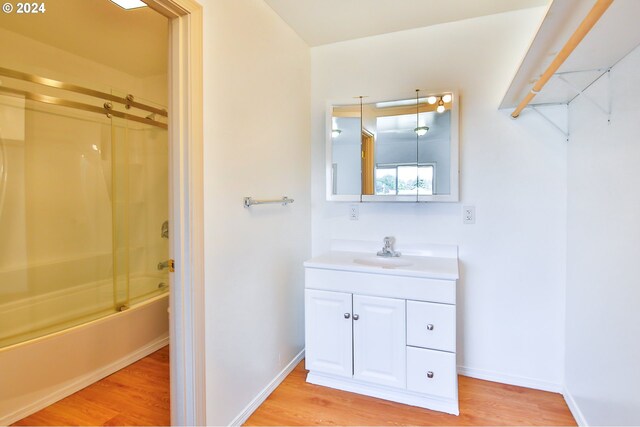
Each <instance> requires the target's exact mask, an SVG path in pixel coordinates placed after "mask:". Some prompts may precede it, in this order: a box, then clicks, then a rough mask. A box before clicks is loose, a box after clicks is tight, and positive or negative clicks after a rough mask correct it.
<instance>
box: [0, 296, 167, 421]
mask: <svg viewBox="0 0 640 427" xmlns="http://www.w3.org/2000/svg"><path fill="white" fill-rule="evenodd" d="M54 300H55V299H53V300H52V302H51V303H55V301H54ZM39 303H43V304H46V299H43V300H42V301H39ZM168 303H169V296H168V294H166V293H165V294H163V295H160V296H156V297H154V298H151V299H149V300H147V301H145V302H141V303H138V304H136V305H133V306H132V307H131V308H130V309H128V310H126V311H123V312H119V313H115V314H111V315H109V316H106V317H104V318H101V319H98V320H94V321H91V322H89V323H85V324H82V325H79V326H75V327H72V328H69V329H66V330H63V331H60V332H55V333H52V334H49V335H46V336H43V337H40V338H36V339H32V340H30V341H27V342H23V343H20V344H16V345H12V346H9V347H5V348H3V349H0V425H9V424H11V423H13V422H15V421H17V420H19V419H21V418H23V417H25V416H27V415H29V414H32V413H34V412H36V411H38V410H40V409H42V408H44V407H46V406H48V405H50V404H52V403H53V402H56V401H58V400H60V399H62V398H64V397H66V396H68V395H70V394H72V393H74V392H76V391H78V390H80V389H82V388H84V387H86V386H87V385H89V384H92V383H94V382H95V381H97V380H99V379H101V378H104V377H106V376H107V375H110V374H111V373H113V372H115V371H117V370H119V369H122V368H123V367H125V366H127V365H129V364H131V363H133V362H135V361H136V360H138V359H141V358H142V357H144V356H146V355H148V354H150V353H152V352H154V351H156V350H158V349H159V348H162V347H163V346H165V345H167V344H168V343H169V318H168V313H167V308H168ZM17 305H19V304H17ZM17 312H19V309H18V311H16V313H17ZM5 320H6V319H5ZM18 323H19V322H13V323H12V324H15V325H16V326H19V324H18Z"/></svg>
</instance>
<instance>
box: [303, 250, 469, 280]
mask: <svg viewBox="0 0 640 427" xmlns="http://www.w3.org/2000/svg"><path fill="white" fill-rule="evenodd" d="M304 266H305V267H307V268H320V269H326V270H341V271H356V272H361V273H374V274H386V275H393V276H410V277H423V278H429V279H442V280H457V279H458V278H459V275H458V258H453V257H449V258H445V257H434V256H416V255H401V256H400V257H397V258H385V257H378V256H376V254H375V253H370V252H348V251H331V252H327V253H325V254H322V255H320V256H317V257H315V258H312V259H310V260H308V261H305V263H304Z"/></svg>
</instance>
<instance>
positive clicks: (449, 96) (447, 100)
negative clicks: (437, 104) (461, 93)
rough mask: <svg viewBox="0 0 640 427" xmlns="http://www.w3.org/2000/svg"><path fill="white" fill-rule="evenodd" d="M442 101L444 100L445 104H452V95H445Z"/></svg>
mask: <svg viewBox="0 0 640 427" xmlns="http://www.w3.org/2000/svg"><path fill="white" fill-rule="evenodd" d="M442 100H443V101H444V102H451V94H450V93H448V94H446V95H444V96H443V97H442Z"/></svg>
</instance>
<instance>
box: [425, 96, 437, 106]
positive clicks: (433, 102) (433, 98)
mask: <svg viewBox="0 0 640 427" xmlns="http://www.w3.org/2000/svg"><path fill="white" fill-rule="evenodd" d="M437 100H438V98H436V97H435V96H430V97H428V98H427V102H428V103H429V104H431V105H433V104H435V103H436V101H437Z"/></svg>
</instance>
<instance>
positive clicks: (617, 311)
mask: <svg viewBox="0 0 640 427" xmlns="http://www.w3.org/2000/svg"><path fill="white" fill-rule="evenodd" d="M607 85H608V82H607V78H606V76H605V77H604V78H602V79H601V80H600V81H598V83H597V84H595V85H593V86H592V87H591V88H590V89H589V92H587V93H588V94H589V95H590V96H591V97H595V99H599V100H600V101H601V102H603V106H605V105H606V100H607V99H608V98H607V96H608V91H607ZM611 96H612V98H611V101H612V107H613V108H612V115H611V124H610V125H608V124H607V117H606V116H605V115H604V114H603V113H602V112H600V110H598V109H597V108H596V107H594V106H593V105H591V104H590V103H589V102H588V101H587V100H586V99H584V98H578V99H576V101H574V102H572V103H571V108H570V123H571V128H570V131H571V142H570V144H569V150H568V206H567V209H568V212H567V215H568V221H567V227H568V243H567V249H568V260H567V261H568V265H567V329H566V335H567V350H566V351H567V357H566V365H565V370H566V387H567V391H568V394H569V395H570V396H571V398H572V399H573V401H574V402H575V405H576V406H575V407H574V408H573V409H574V410H575V409H577V413H576V412H574V413H576V415H578V421H580V422H582V423H586V424H588V425H639V424H640V369H638V361H640V340H639V339H638V337H640V310H639V309H638V304H639V303H640V287H639V286H638V254H639V246H638V245H639V242H640V223H638V218H639V217H640V191H639V187H640V173H639V172H638V171H639V170H640V169H639V167H638V165H639V164H640V144H639V143H638V135H639V134H640V121H639V120H638V117H639V115H640V104H639V103H638V99H639V98H640V49H636V50H635V51H634V52H632V53H631V54H630V55H629V56H627V58H625V59H624V60H622V61H621V62H620V63H618V64H617V65H616V66H615V67H614V68H613V70H612V71H611ZM580 418H581V419H580Z"/></svg>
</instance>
